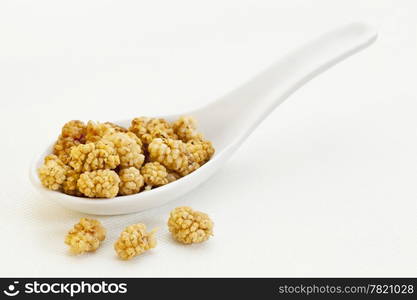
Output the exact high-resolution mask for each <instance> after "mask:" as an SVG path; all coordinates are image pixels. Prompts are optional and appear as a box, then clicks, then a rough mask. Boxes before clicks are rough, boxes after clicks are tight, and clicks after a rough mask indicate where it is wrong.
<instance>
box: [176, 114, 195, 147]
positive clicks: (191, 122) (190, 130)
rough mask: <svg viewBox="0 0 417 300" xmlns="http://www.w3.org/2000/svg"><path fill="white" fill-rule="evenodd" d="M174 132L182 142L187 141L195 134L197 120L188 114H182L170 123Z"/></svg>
mask: <svg viewBox="0 0 417 300" xmlns="http://www.w3.org/2000/svg"><path fill="white" fill-rule="evenodd" d="M172 127H173V129H174V132H175V133H176V135H177V136H178V138H179V139H181V140H182V141H183V142H188V141H189V140H191V139H193V138H195V137H196V136H197V134H198V133H197V121H196V120H195V119H194V118H193V117H190V116H182V117H180V118H179V119H178V120H177V121H175V122H174V123H173V124H172Z"/></svg>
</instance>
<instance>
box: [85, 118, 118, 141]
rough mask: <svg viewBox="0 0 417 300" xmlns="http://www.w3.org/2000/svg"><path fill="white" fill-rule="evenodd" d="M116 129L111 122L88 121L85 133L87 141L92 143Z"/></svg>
mask: <svg viewBox="0 0 417 300" xmlns="http://www.w3.org/2000/svg"><path fill="white" fill-rule="evenodd" d="M116 131H118V130H117V129H116V128H115V127H114V125H112V123H110V124H109V123H96V122H93V121H88V123H87V127H86V133H85V140H86V142H87V143H94V142H97V141H99V140H101V139H102V138H103V137H104V136H106V135H109V134H112V133H114V132H116Z"/></svg>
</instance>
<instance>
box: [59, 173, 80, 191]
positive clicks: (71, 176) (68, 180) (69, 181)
mask: <svg viewBox="0 0 417 300" xmlns="http://www.w3.org/2000/svg"><path fill="white" fill-rule="evenodd" d="M65 175H66V177H65V181H64V182H63V184H62V191H63V192H64V193H65V194H68V195H73V196H81V195H82V194H81V192H80V191H79V190H78V187H77V181H78V179H79V178H80V173H79V172H76V171H75V170H73V169H72V168H68V169H67V172H66V174H65Z"/></svg>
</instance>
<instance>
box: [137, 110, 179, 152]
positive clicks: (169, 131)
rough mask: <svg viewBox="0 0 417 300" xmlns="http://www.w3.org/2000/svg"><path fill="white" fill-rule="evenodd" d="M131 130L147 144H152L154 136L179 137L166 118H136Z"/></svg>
mask: <svg viewBox="0 0 417 300" xmlns="http://www.w3.org/2000/svg"><path fill="white" fill-rule="evenodd" d="M129 131H131V132H133V133H134V134H136V135H137V136H138V137H139V138H140V139H141V141H142V143H143V144H145V145H148V144H150V143H151V142H152V140H153V139H154V138H173V139H176V138H177V135H176V134H175V133H174V129H173V128H172V126H171V124H170V123H169V122H168V121H166V120H164V119H156V118H146V117H140V118H135V119H133V120H132V123H131V126H130V128H129Z"/></svg>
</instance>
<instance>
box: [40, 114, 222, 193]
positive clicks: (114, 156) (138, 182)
mask: <svg viewBox="0 0 417 300" xmlns="http://www.w3.org/2000/svg"><path fill="white" fill-rule="evenodd" d="M52 153H53V156H50V157H48V158H46V160H45V163H44V164H43V165H42V166H41V168H39V170H38V174H39V178H40V181H41V183H42V184H43V185H44V186H46V187H47V188H49V189H52V190H59V191H61V192H64V193H66V194H68V195H73V196H87V197H93V198H102V197H104V198H107V197H114V196H115V195H116V194H119V195H131V194H134V193H139V192H141V191H144V190H145V191H147V190H150V189H152V188H154V187H158V186H162V185H165V184H168V183H170V182H173V181H175V180H178V179H179V178H181V177H183V176H186V175H188V174H190V173H191V172H193V171H195V170H196V169H198V168H199V167H201V166H202V165H203V164H205V163H206V162H207V161H208V160H209V159H210V158H211V157H212V156H213V154H214V147H213V146H212V144H211V143H210V141H208V140H206V139H205V138H204V137H203V135H202V134H201V133H198V132H197V123H196V120H195V119H194V118H192V117H190V116H182V117H180V118H179V119H178V120H176V121H175V122H173V123H170V122H169V121H167V120H165V119H161V118H147V117H140V118H135V119H133V120H132V122H131V126H130V127H129V129H126V128H124V127H123V126H120V125H118V124H115V123H111V122H105V123H98V122H93V121H89V122H88V123H87V124H85V123H83V122H82V121H79V120H72V121H69V122H67V123H66V124H64V126H63V127H62V129H61V134H60V135H59V137H58V140H57V141H56V142H55V144H54V147H53V151H52ZM145 163H146V165H145V166H144V164H145ZM110 170H114V171H115V172H109V171H110ZM95 171H100V172H95ZM142 173H143V174H142ZM119 175H120V176H121V177H123V178H119V177H118V176H119ZM118 180H119V181H120V184H116V182H117V181H118ZM103 185H104V186H103ZM144 185H145V187H143V186H144Z"/></svg>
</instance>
